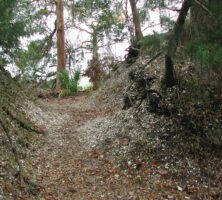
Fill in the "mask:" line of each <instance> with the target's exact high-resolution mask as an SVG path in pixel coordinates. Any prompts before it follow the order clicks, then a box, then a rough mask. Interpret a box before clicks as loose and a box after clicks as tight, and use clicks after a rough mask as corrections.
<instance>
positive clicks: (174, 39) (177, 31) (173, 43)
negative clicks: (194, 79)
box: [165, 0, 191, 87]
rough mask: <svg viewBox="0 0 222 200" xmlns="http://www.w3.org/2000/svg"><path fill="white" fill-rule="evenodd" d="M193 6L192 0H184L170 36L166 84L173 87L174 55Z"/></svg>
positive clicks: (166, 63) (166, 62)
mask: <svg viewBox="0 0 222 200" xmlns="http://www.w3.org/2000/svg"><path fill="white" fill-rule="evenodd" d="M190 7H191V0H184V2H183V4H182V7H181V10H180V13H179V16H178V18H177V21H176V23H175V25H174V28H173V32H172V34H171V36H170V39H169V42H168V47H167V53H166V55H165V85H166V87H172V86H174V85H175V84H176V80H175V75H174V65H173V57H174V54H175V52H176V50H177V46H178V42H179V39H180V35H181V33H182V30H183V27H184V23H185V19H186V16H187V14H188V11H189V9H190Z"/></svg>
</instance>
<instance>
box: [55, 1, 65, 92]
mask: <svg viewBox="0 0 222 200" xmlns="http://www.w3.org/2000/svg"><path fill="white" fill-rule="evenodd" d="M55 3H56V17H57V20H56V21H57V23H56V28H57V78H56V90H57V91H58V92H59V91H60V90H61V85H60V74H59V72H61V71H62V70H64V69H65V68H66V54H65V31H64V15H63V0H56V1H55Z"/></svg>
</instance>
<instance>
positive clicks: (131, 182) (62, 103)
mask: <svg viewBox="0 0 222 200" xmlns="http://www.w3.org/2000/svg"><path fill="white" fill-rule="evenodd" d="M88 99H89V98H88V94H87V93H80V94H77V95H76V96H73V97H67V98H62V99H58V98H47V99H39V104H40V105H41V107H42V110H41V111H38V112H42V113H41V114H40V113H38V116H41V117H42V119H38V117H36V118H35V113H33V112H34V110H33V109H30V111H29V112H30V113H29V115H33V116H32V118H33V120H34V121H36V122H37V123H39V121H41V123H40V124H39V125H41V127H42V128H43V129H44V130H45V131H46V134H43V135H36V138H35V140H34V142H33V143H32V145H31V150H30V152H29V156H28V157H29V159H27V160H26V163H25V166H26V169H25V171H26V173H27V174H28V177H31V179H30V180H32V181H31V182H30V184H29V188H28V189H27V195H24V197H23V198H22V199H41V200H81V199H82V200H88V199H95V200H100V199H106V200H108V199H109V200H112V199H113V200H114V199H115V200H116V199H122V200H143V199H144V200H145V199H150V200H152V199H156V200H157V199H199V198H196V197H197V196H198V193H202V192H205V193H208V192H207V191H204V190H210V189H209V188H208V187H207V186H206V188H205V189H204V187H201V189H200V188H198V186H197V187H193V188H189V189H188V188H186V187H183V186H182V185H181V183H182V182H183V180H181V181H180V182H177V181H175V179H174V178H173V177H171V176H170V172H169V170H168V169H167V167H164V166H160V165H159V163H156V162H150V163H144V164H143V165H142V166H139V165H132V164H131V163H128V169H127V170H123V169H122V168H121V166H119V165H117V164H116V162H115V159H116V158H115V156H110V155H112V154H106V152H107V151H112V148H115V146H112V141H109V140H107V141H106V142H105V146H103V147H101V145H97V143H96V141H98V140H100V139H101V138H100V137H103V136H102V135H103V134H106V133H107V132H108V131H107V129H109V124H110V123H112V115H113V113H114V111H115V105H112V104H110V106H108V107H106V109H104V108H103V109H101V108H100V106H97V107H96V106H95V107H94V108H92V107H91V106H87V101H88ZM36 112H37V111H36ZM39 114H40V115H39ZM36 116H37V115H36ZM98 126H100V127H98ZM101 127H103V128H101ZM101 131H102V132H101ZM86 137H88V138H86ZM120 145H122V146H124V145H128V141H127V140H124V139H123V140H122V141H120ZM107 155H109V156H107ZM181 178H183V177H181ZM190 179H195V177H190ZM207 188H208V189H207ZM193 194H195V198H192V197H194V196H193ZM219 198H220V197H219ZM216 199H218V198H216Z"/></svg>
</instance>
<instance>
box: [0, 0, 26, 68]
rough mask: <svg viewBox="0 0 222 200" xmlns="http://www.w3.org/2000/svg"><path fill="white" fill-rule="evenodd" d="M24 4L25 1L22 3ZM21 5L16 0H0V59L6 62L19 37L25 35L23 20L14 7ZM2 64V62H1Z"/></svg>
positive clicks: (17, 44) (15, 47)
mask: <svg viewBox="0 0 222 200" xmlns="http://www.w3.org/2000/svg"><path fill="white" fill-rule="evenodd" d="M24 4H25V3H24ZM20 6H21V5H20V4H19V3H18V1H16V0H10V1H0V27H1V28H0V47H1V49H0V54H1V55H0V60H1V63H2V62H6V60H8V59H7V56H6V55H8V56H10V57H11V56H12V54H13V52H14V51H15V49H17V48H18V46H19V37H21V36H25V35H26V34H27V33H26V31H25V21H24V19H23V18H22V16H21V15H19V13H18V12H16V10H15V9H17V10H19V8H21V7H20ZM2 64H3V63H2Z"/></svg>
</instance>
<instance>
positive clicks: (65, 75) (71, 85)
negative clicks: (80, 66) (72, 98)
mask: <svg viewBox="0 0 222 200" xmlns="http://www.w3.org/2000/svg"><path fill="white" fill-rule="evenodd" d="M79 80H80V70H77V71H76V72H75V73H74V75H73V76H71V77H70V76H69V72H68V71H67V70H62V71H61V72H60V81H61V88H62V90H61V93H60V95H59V96H60V97H64V96H68V95H72V94H75V93H76V92H78V90H79V88H78V83H79Z"/></svg>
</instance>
